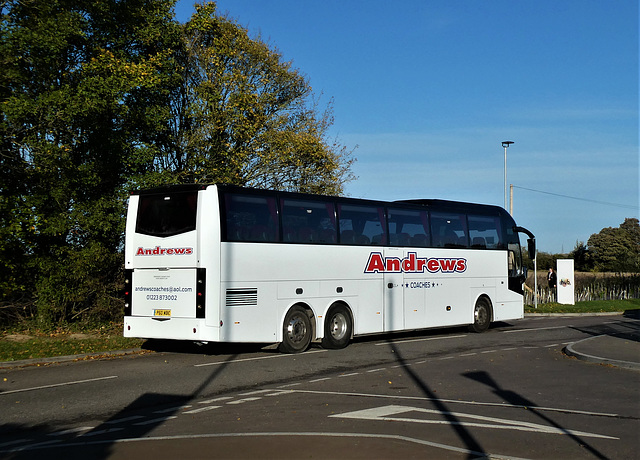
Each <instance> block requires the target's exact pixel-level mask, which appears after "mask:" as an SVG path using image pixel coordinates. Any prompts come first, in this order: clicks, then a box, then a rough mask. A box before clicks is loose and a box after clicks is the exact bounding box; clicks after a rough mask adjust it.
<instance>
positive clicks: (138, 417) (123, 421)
mask: <svg viewBox="0 0 640 460" xmlns="http://www.w3.org/2000/svg"><path fill="white" fill-rule="evenodd" d="M141 418H144V417H143V416H142V415H132V416H131V417H124V418H118V419H115V420H109V421H107V422H104V423H105V424H106V425H115V424H116V423H125V422H131V421H133V420H139V419H141Z"/></svg>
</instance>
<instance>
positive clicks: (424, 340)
mask: <svg viewBox="0 0 640 460" xmlns="http://www.w3.org/2000/svg"><path fill="white" fill-rule="evenodd" d="M460 337H468V334H462V335H449V336H446V337H427V338H423V339H408V340H397V341H396V340H393V341H390V342H380V343H376V344H375V345H376V346H380V345H391V344H396V343H409V342H426V341H427V340H444V339H458V338H460Z"/></svg>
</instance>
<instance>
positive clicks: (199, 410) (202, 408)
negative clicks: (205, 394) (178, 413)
mask: <svg viewBox="0 0 640 460" xmlns="http://www.w3.org/2000/svg"><path fill="white" fill-rule="evenodd" d="M221 407H222V406H205V407H201V408H200V409H193V410H188V411H186V412H183V414H197V413H199V412H206V411H208V410H213V409H219V408H221Z"/></svg>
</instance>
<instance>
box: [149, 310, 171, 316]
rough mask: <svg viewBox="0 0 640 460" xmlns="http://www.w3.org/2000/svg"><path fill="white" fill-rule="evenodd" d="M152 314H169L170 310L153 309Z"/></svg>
mask: <svg viewBox="0 0 640 460" xmlns="http://www.w3.org/2000/svg"><path fill="white" fill-rule="evenodd" d="M153 316H171V310H153Z"/></svg>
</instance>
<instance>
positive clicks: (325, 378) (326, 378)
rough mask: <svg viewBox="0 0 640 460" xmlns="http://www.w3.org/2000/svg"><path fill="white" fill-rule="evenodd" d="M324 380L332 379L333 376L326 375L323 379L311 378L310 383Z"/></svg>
mask: <svg viewBox="0 0 640 460" xmlns="http://www.w3.org/2000/svg"><path fill="white" fill-rule="evenodd" d="M324 380H331V377H324V378H322V379H314V380H309V383H316V382H322V381H324Z"/></svg>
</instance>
